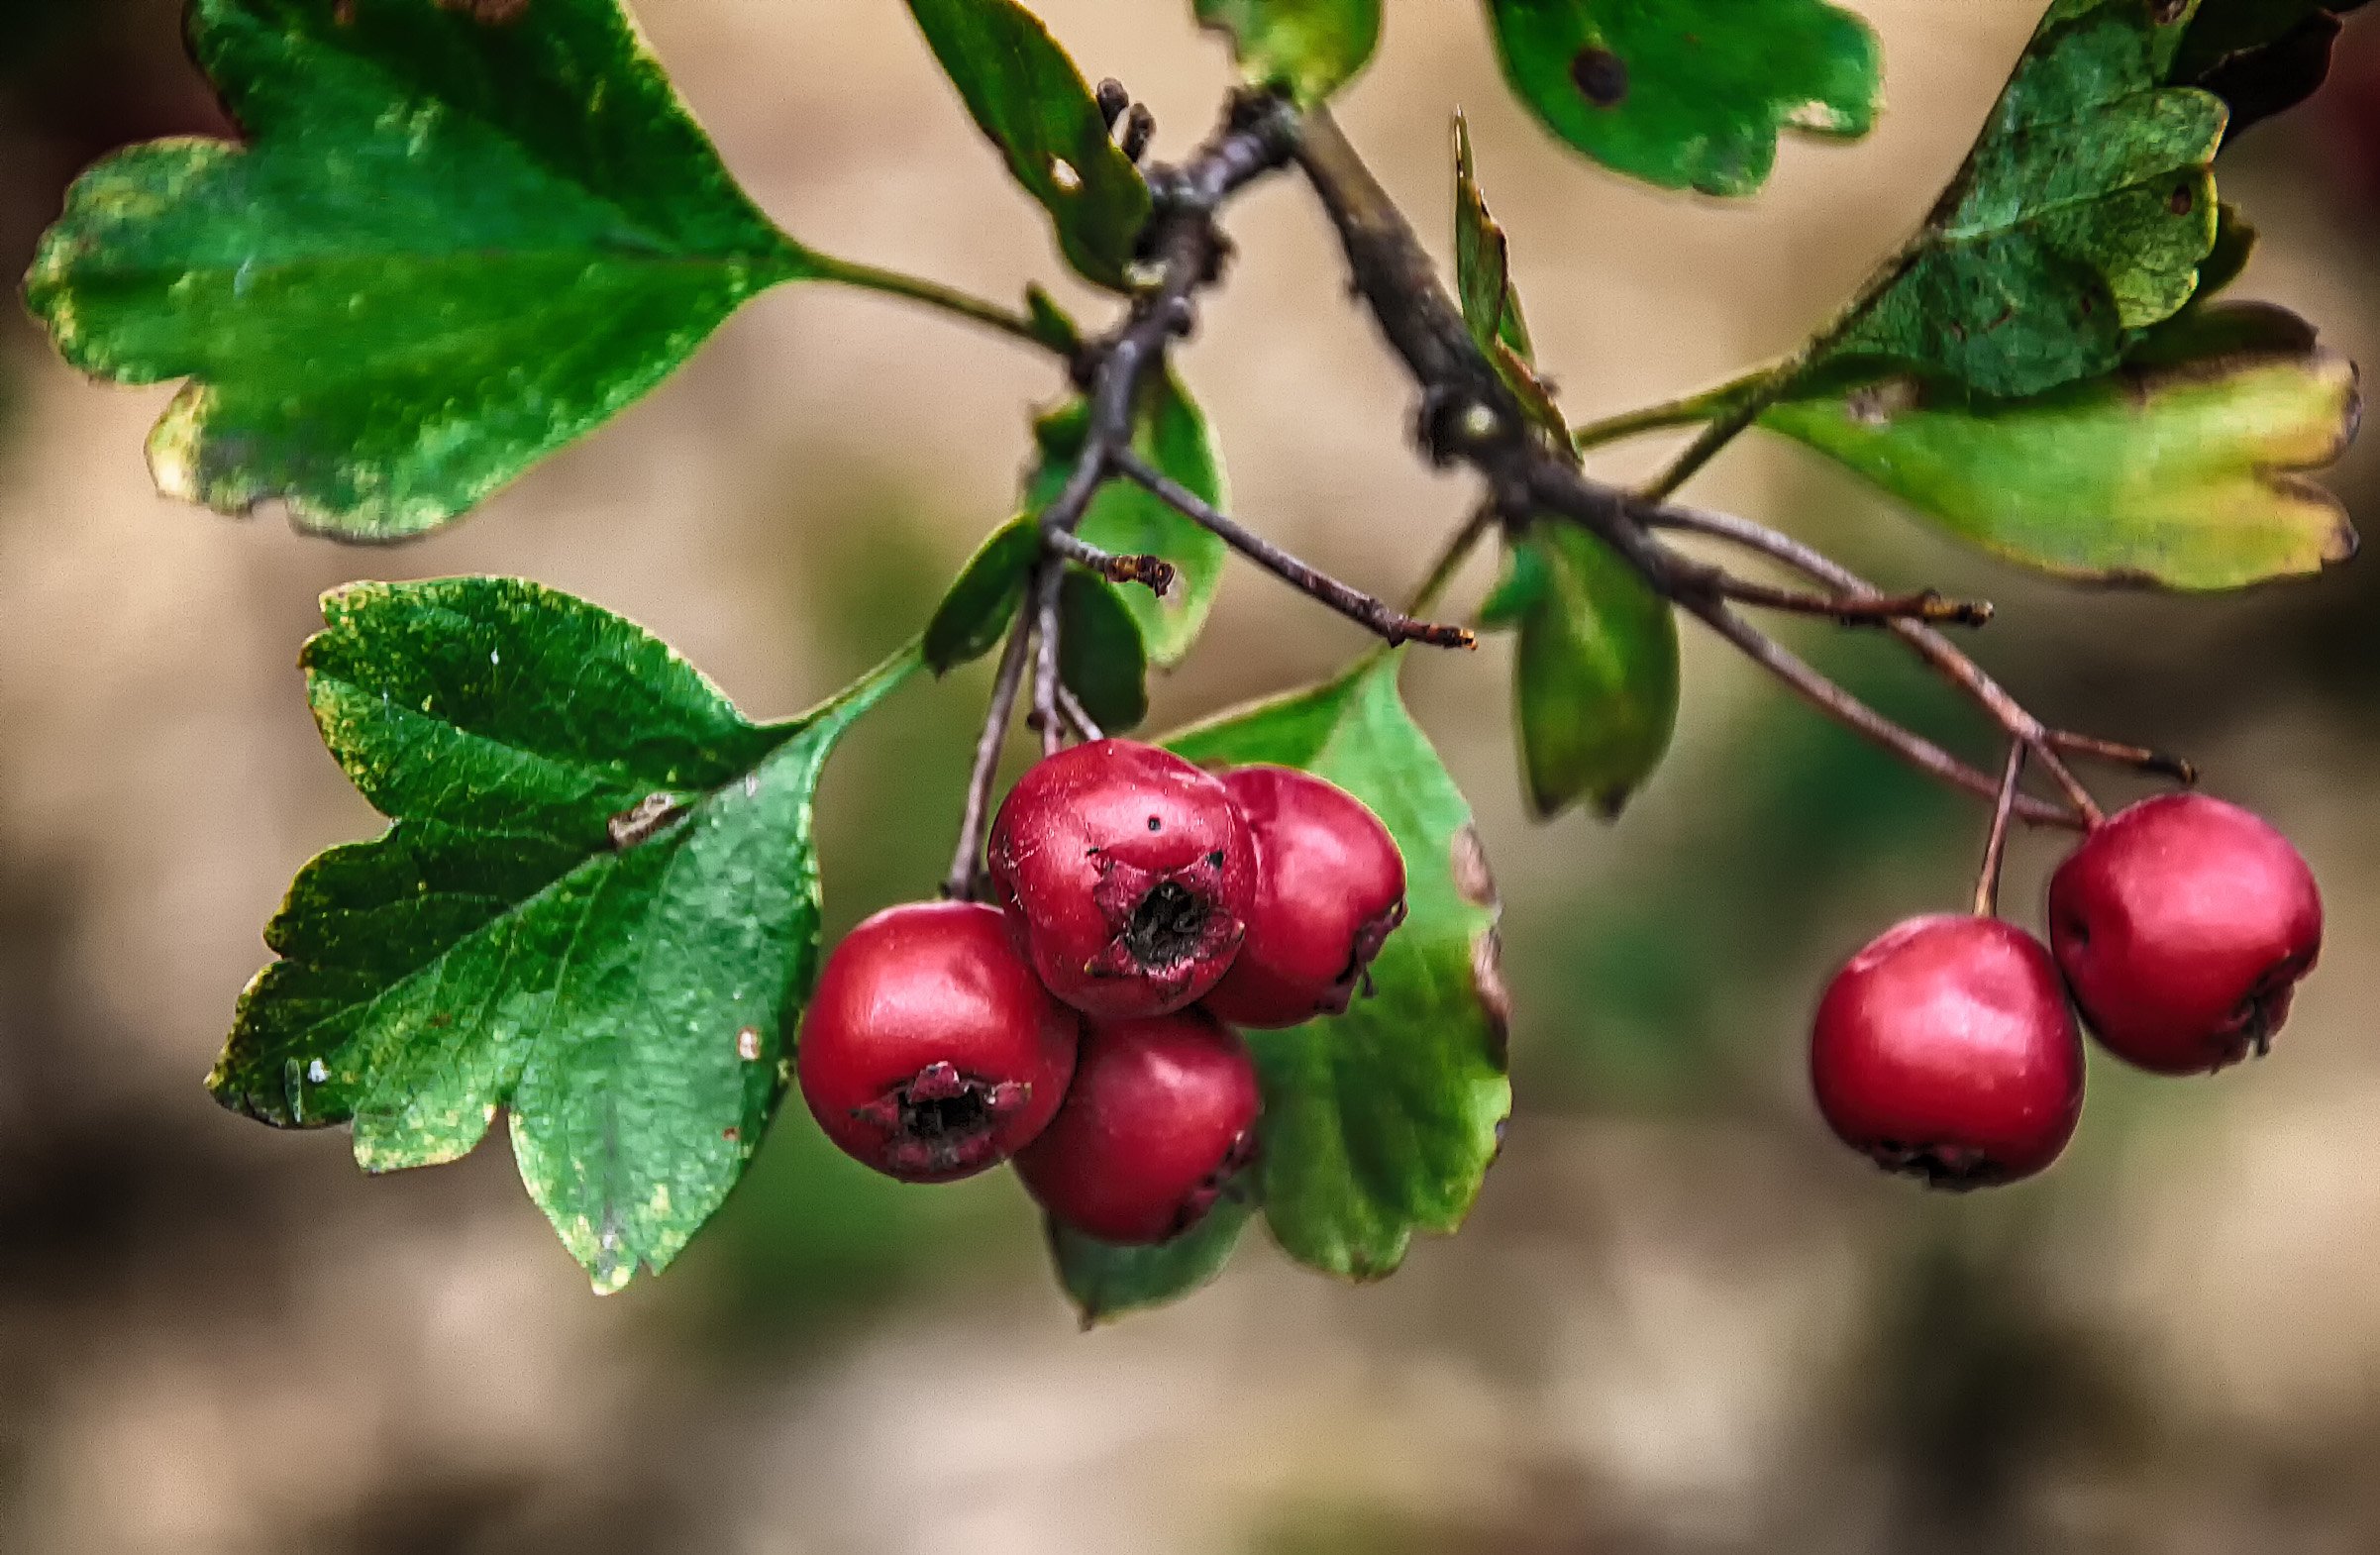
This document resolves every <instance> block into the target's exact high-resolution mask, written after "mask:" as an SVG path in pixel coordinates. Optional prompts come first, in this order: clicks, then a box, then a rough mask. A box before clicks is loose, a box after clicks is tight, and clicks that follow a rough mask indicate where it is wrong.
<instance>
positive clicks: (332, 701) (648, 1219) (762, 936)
mask: <svg viewBox="0 0 2380 1555" xmlns="http://www.w3.org/2000/svg"><path fill="white" fill-rule="evenodd" d="M324 618H325V620H326V621H327V623H328V627H327V630H325V631H324V632H323V633H321V634H320V635H319V636H317V637H315V638H314V639H313V640H312V641H311V642H309V643H308V644H307V647H306V650H305V654H304V656H303V661H302V663H303V665H304V668H305V671H306V677H307V691H308V696H309V699H310V700H311V702H312V704H313V707H314V713H315V718H316V721H317V722H318V723H319V724H320V726H321V728H322V733H323V739H324V742H325V743H326V744H327V745H328V746H329V747H330V750H331V752H332V754H333V755H334V756H335V757H337V758H338V760H339V763H340V765H341V767H342V768H343V769H344V770H345V771H346V772H347V774H348V777H349V778H350V779H351V780H352V781H353V782H354V783H355V784H356V786H357V788H358V789H359V791H361V792H362V794H363V796H364V797H365V798H366V799H368V800H370V801H371V803H372V805H373V807H374V808H376V809H378V810H379V811H380V812H381V813H382V814H384V815H386V816H388V817H389V818H390V819H391V821H392V822H394V824H393V825H392V826H391V827H390V828H389V829H388V831H387V832H386V833H384V834H383V835H382V836H380V837H379V838H377V839H375V840H373V841H371V842H365V843H356V844H350V845H347V846H344V847H339V848H334V849H332V850H331V851H330V852H328V853H326V854H324V855H323V856H322V857H320V858H318V859H316V860H315V861H314V862H313V863H311V864H309V865H308V866H307V867H306V868H305V870H304V871H303V872H302V873H300V875H299V876H298V878H297V881H296V882H295V883H294V884H293V885H292V886H291V887H290V891H289V897H288V900H287V901H286V902H285V903H284V904H283V906H282V909H281V911H280V913H279V914H278V915H276V916H275V918H274V919H273V921H272V924H271V925H270V926H269V927H268V928H267V929H266V931H265V941H266V943H267V944H268V945H269V946H270V947H271V949H272V950H273V951H274V952H275V954H276V955H278V956H279V957H280V958H281V959H280V960H278V961H276V962H274V963H273V964H272V965H270V966H268V967H266V968H265V969H264V970H263V971H262V972H261V973H259V975H258V976H257V979H256V981H255V982H254V983H252V984H251V985H250V986H249V989H248V991H247V992H246V993H245V994H244V995H243V996H242V998H241V1001H240V1010H239V1015H238V1018H237V1021H236V1023H235V1025H234V1028H233V1031H232V1036H231V1040H230V1042H229V1043H228V1044H227V1045H226V1047H225V1049H224V1052H223V1056H222V1058H221V1059H220V1060H219V1061H218V1062H217V1064H216V1068H215V1072H214V1074H213V1075H212V1076H211V1077H210V1079H209V1082H208V1084H209V1088H210V1089H212V1090H213V1091H214V1092H215V1094H216V1096H217V1098H218V1099H220V1100H221V1101H222V1102H223V1103H224V1104H225V1105H226V1106H229V1107H232V1108H233V1109H235V1110H237V1111H240V1112H244V1113H246V1114H248V1115H249V1116H252V1117H256V1118H259V1119H261V1120H262V1121H265V1122H268V1123H272V1124H276V1125H278V1126H281V1127H289V1128H314V1127H322V1126H325V1125H329V1124H335V1123H352V1124H353V1125H354V1134H355V1152H356V1159H357V1161H358V1162H359V1163H360V1164H362V1166H363V1167H364V1168H365V1169H367V1170H370V1171H388V1170H393V1169H396V1168H401V1167H414V1166H429V1165H434V1164H437V1163H440V1162H446V1161H452V1160H456V1159H458V1158H459V1157H461V1156H463V1155H465V1154H466V1153H467V1152H468V1151H469V1150H470V1149H471V1148H472V1147H473V1146H474V1145H476V1144H477V1143H478V1141H479V1139H480V1137H481V1136H482V1135H483V1134H484V1133H485V1131H486V1129H487V1126H488V1124H489V1123H490V1122H491V1121H492V1120H493V1118H494V1116H495V1111H496V1108H497V1107H499V1106H502V1107H506V1108H508V1109H509V1112H510V1116H511V1127H512V1140H513V1151H514V1155H515V1157H516V1158H517V1160H518V1162H519V1164H520V1169H521V1177H522V1180H523V1182H524V1183H526V1184H527V1186H528V1188H529V1192H530V1193H531V1195H532V1196H533V1197H535V1198H536V1200H537V1202H538V1205H539V1207H540V1208H542V1209H544V1210H545V1212H546V1215H547V1217H548V1218H549V1219H551V1220H552V1221H553V1222H554V1226H555V1229H556V1230H557V1231H558V1232H559V1233H560V1234H561V1236H562V1239H563V1242H564V1245H565V1246H567V1247H568V1248H569V1250H570V1253H571V1254H572V1256H574V1257H575V1258H577V1259H578V1261H579V1262H580V1263H581V1264H583V1265H584V1266H585V1267H586V1269H587V1271H588V1273H589V1274H590V1276H591V1277H592V1278H593V1280H594V1283H595V1286H596V1288H597V1289H598V1290H606V1291H608V1290H616V1289H618V1288H619V1287H621V1286H623V1285H625V1284H626V1283H627V1282H628V1280H629V1279H630V1278H631V1277H632V1276H633V1275H634V1273H635V1272H636V1270H637V1268H638V1266H639V1265H640V1264H642V1265H644V1266H645V1267H648V1268H651V1269H655V1270H659V1269H661V1268H663V1267H664V1266H666V1265H667V1264H668V1263H669V1262H670V1260H671V1259H672V1258H673V1257H674V1256H675V1255H676V1254H677V1252H678V1250H679V1249H680V1248H682V1247H683V1246H684V1245H685V1242H686V1240H687V1238H688V1237H690V1236H691V1235H692V1234H693V1233H694V1231H695V1230H696V1229H697V1228H698V1227H699V1226H700V1225H701V1224H702V1223H703V1221H704V1220H705V1219H707V1218H708V1217H709V1215H710V1214H711V1212H712V1211H713V1210H715V1209H716V1208H717V1207H718V1206H719V1203H720V1201H721V1200H722V1199H723V1198H724V1197H725V1196H726V1194H727V1192H728V1190H729V1189H730V1188H732V1187H733V1186H734V1184H735V1181H736V1179H737V1178H738V1177H739V1176H740V1175H741V1174H742V1172H743V1169H744V1166H745V1163H746V1162H747V1161H748V1160H749V1159H750V1158H751V1155H752V1152H753V1151H754V1149H755V1148H756V1147H757V1146H758V1144H759V1142H760V1138H761V1133H762V1130H763V1129H764V1128H765V1127H766V1125H767V1123H768V1120H769V1118H770V1116H771V1114H772V1113H773V1112H774V1110H775V1108H776V1102H777V1099H778V1097H779V1096H780V1095H781V1093H782V1091H783V1089H784V1085H785V1080H786V1075H787V1069H788V1064H787V1060H786V1059H785V1056H784V1055H785V1048H786V1041H785V1038H786V1035H787V1033H789V1032H790V1031H791V1030H792V1028H793V1026H794V1023H795V1021H796V1019H797V1018H798V1016H799V1013H800V1008H801V1003H802V1001H803V999H804V998H806V997H807V994H808V990H809V985H810V979H811V976H812V973H813V971H814V969H815V963H816V960H817V929H818V913H819V883H818V875H817V870H816V866H815V862H814V860H813V858H812V855H811V845H810V803H811V795H812V792H813V790H814V789H815V787H816V784H817V780H818V774H819V770H820V768H821V767H822V765H823V764H824V762H825V760H826V757H827V754H828V752H829V750H830V749H831V748H832V747H833V745H834V742H835V740H836V739H837V738H838V737H839V736H840V735H841V734H842V733H843V731H844V730H845V729H846V728H847V727H848V726H849V725H850V723H851V722H852V720H853V719H855V718H857V717H858V716H859V715H860V714H861V713H863V712H865V711H866V710H867V709H868V708H869V707H871V706H872V705H874V704H875V702H876V701H877V700H878V699H879V698H880V697H881V696H882V695H883V694H884V693H885V692H886V691H888V690H889V689H891V688H892V687H893V686H894V685H896V684H898V683H899V681H900V680H901V679H902V678H903V677H904V676H905V675H906V674H908V672H909V671H910V670H911V669H913V668H914V667H915V665H916V662H917V661H916V655H915V653H914V652H913V651H904V652H903V653H902V654H900V655H898V656H896V657H895V658H894V659H892V660H891V661H889V662H888V663H887V664H885V665H884V666H882V667H880V669H878V670H877V671H875V672H872V673H871V674H868V675H867V676H865V677H863V678H862V679H861V680H860V681H859V682H857V683H856V684H855V685H853V686H852V687H851V688H850V689H848V690H846V691H845V692H843V693H842V694H841V695H840V696H838V697H837V698H835V699H834V700H832V701H830V702H828V703H826V704H825V705H824V706H822V707H820V708H818V709H816V710H814V711H812V712H810V713H808V714H805V715H803V716H802V717H799V718H796V719H792V720H789V721H786V722H782V723H775V724H754V723H751V722H748V721H747V720H746V719H745V718H744V717H743V716H742V715H741V714H739V713H738V712H737V711H736V710H735V708H734V707H733V706H732V705H730V704H729V703H728V701H727V700H726V698H725V697H723V696H721V695H720V694H719V692H718V691H717V690H716V689H715V688H714V687H713V686H712V685H711V684H710V683H709V682H708V681H707V680H705V679H703V678H702V676H701V675H700V674H698V673H696V672H695V671H694V670H693V669H692V667H690V666H688V665H687V664H686V663H685V662H684V661H683V660H681V659H679V658H678V657H677V656H676V655H674V654H673V653H672V652H671V651H670V649H669V648H668V647H667V646H665V645H664V644H662V643H661V642H659V641H658V640H656V639H655V638H653V637H651V636H649V635H647V634H646V633H645V632H643V631H642V630H640V629H639V628H637V627H636V626H635V625H633V624H632V623H630V622H627V621H624V620H622V619H621V618H619V617H618V616H614V615H611V614H609V613H608V612H606V611H603V610H600V609H597V608H596V607H594V606H593V605H590V604H587V603H585V602H584V601H581V600H577V599H573V598H570V597H569V596H568V595H565V594H559V593H556V592H554V591H552V590H550V589H546V588H543V587H540V586H539V585H537V584H534V583H529V582H523V581H519V580H514V579H508V578H449V579H441V580H437V581H431V582H423V583H400V584H379V583H363V584H357V585H355V586H353V587H351V588H347V589H343V590H340V591H338V592H336V593H333V594H331V595H329V596H328V597H327V598H326V599H325V601H324Z"/></svg>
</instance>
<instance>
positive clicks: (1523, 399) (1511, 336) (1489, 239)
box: [1454, 113, 1572, 455]
mask: <svg viewBox="0 0 2380 1555" xmlns="http://www.w3.org/2000/svg"><path fill="white" fill-rule="evenodd" d="M1454 158H1455V291H1456V294H1457V295H1458V296H1459V297H1461V299H1462V303H1463V323H1464V325H1465V326H1466V327H1467V328H1469V330H1470V331H1471V341H1472V344H1473V345H1475V346H1477V347H1479V349H1480V354H1481V355H1482V356H1484V357H1486V358H1487V359H1488V361H1489V362H1490V363H1492V364H1493V365H1494V366H1495V368H1496V373H1497V376H1499V377H1500V378H1502V379H1503V381H1504V386H1505V387H1506V388H1509V389H1510V390H1511V391H1512V393H1513V396H1514V397H1515V398H1517V399H1518V400H1519V401H1520V404H1521V408H1522V409H1523V410H1525V411H1527V412H1528V414H1529V418H1530V419H1531V420H1532V421H1534V422H1536V423H1537V426H1538V428H1539V429H1540V430H1541V431H1543V432H1545V433H1546V434H1547V435H1548V436H1549V437H1550V438H1551V440H1552V441H1553V443H1554V445H1555V447H1556V448H1558V449H1559V450H1560V451H1561V452H1562V453H1563V454H1565V455H1568V454H1570V453H1571V452H1572V449H1571V442H1570V427H1569V424H1568V423H1567V422H1566V421H1564V420H1563V418H1562V408H1561V407H1560V406H1559V405H1557V404H1555V403H1554V395H1553V390H1552V388H1551V387H1550V386H1548V385H1547V383H1546V382H1545V380H1544V379H1543V378H1540V377H1539V376H1537V368H1536V354H1535V352H1534V350H1533V349H1532V348H1531V347H1530V345H1529V326H1528V321H1527V320H1526V319H1524V318H1523V317H1522V316H1521V310H1520V293H1519V292H1518V291H1516V290H1514V289H1513V286H1512V270H1511V258H1510V250H1509V248H1508V246H1507V245H1506V243H1505V241H1504V230H1503V229H1502V228H1501V227H1500V226H1498V225H1497V224H1496V218H1495V217H1494V216H1491V215H1489V214H1488V202H1487V200H1486V199H1485V198H1484V197H1483V196H1482V195H1481V194H1480V186H1479V178H1478V175H1477V172H1476V169H1475V168H1474V167H1473V164H1472V157H1471V126H1470V124H1469V123H1468V122H1467V121H1465V119H1464V117H1463V116H1462V115H1461V114H1459V113H1458V114H1456V115H1455V119H1454Z"/></svg>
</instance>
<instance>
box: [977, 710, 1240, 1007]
mask: <svg viewBox="0 0 2380 1555" xmlns="http://www.w3.org/2000/svg"><path fill="white" fill-rule="evenodd" d="M987 862H988V863H989V865H990V870H991V881H992V884H993V885H994V887H995V888H997V890H998V891H999V894H1000V899H1001V901H1002V902H1003V903H1004V904H1005V905H1006V907H1007V909H1008V920H1009V923H1010V925H1011V927H1012V928H1013V929H1014V930H1015V932H1016V934H1017V937H1018V940H1019V942H1020V943H1021V944H1022V945H1023V946H1024V949H1025V956H1026V959H1027V960H1029V961H1031V962H1032V964H1033V970H1034V971H1036V972H1038V973H1039V974H1040V975H1041V981H1042V982H1043V983H1044V984H1046V985H1048V986H1049V989H1050V991H1051V992H1053V993H1055V994H1057V995H1058V996H1059V997H1060V998H1062V999H1065V1000H1066V1001H1067V1002H1068V1003H1070V1004H1073V1005H1074V1006H1076V1007H1077V1008H1078V1009H1083V1010H1087V1011H1088V1012H1089V1013H1091V1014H1093V1015H1097V1016H1100V1017H1102V1018H1104V1019H1110V1020H1127V1019H1134V1018H1138V1017H1141V1016H1147V1015H1162V1014H1166V1013H1168V1012H1170V1011H1172V1010H1177V1009H1180V1008H1182V1007H1183V1006H1184V1005H1186V1004H1188V1003H1190V1001H1192V1000H1193V999H1195V998H1197V997H1198V996H1199V995H1200V994H1202V993H1204V992H1205V991H1206V990H1207V989H1208V988H1211V987H1213V986H1214V985H1215V983H1216V981H1217V980H1219V979H1220V978H1221V977H1222V976H1223V973H1224V971H1225V969H1227V968H1228V967H1229V966H1230V965H1231V958H1232V957H1233V956H1234V955H1235V954H1237V952H1238V951H1239V948H1240V942H1241V939H1242V937H1243V935H1244V933H1245V931H1246V916H1247V908H1248V899H1249V897H1250V896H1251V895H1253V894H1254V892H1255V885H1256V858H1255V852H1254V850H1253V849H1252V848H1251V847H1250V845H1249V840H1248V829H1247V827H1246V826H1244V825H1243V824H1242V823H1241V821H1240V817H1239V810H1238V808H1237V806H1235V805H1234V804H1233V803H1232V802H1231V795H1230V793H1229V792H1228V791H1226V790H1225V788H1224V787H1223V784H1222V783H1221V782H1219V781H1217V780H1216V779H1215V778H1213V777H1212V776H1211V775H1209V774H1207V773H1203V772H1201V771H1199V770H1198V769H1197V768H1195V767H1192V766H1191V765H1190V763H1188V762H1186V761H1184V760H1182V758H1180V757H1178V756H1175V755H1173V754H1172V753H1171V752H1167V751H1161V750H1159V749H1158V748H1157V747H1155V746H1153V745H1142V744H1140V743H1139V742H1138V741H1135V740H1094V741H1092V742H1090V743H1089V744H1087V745H1078V746H1076V747H1074V748H1073V749H1071V750H1066V751H1061V752H1059V753H1058V754H1057V755H1055V756H1052V757H1049V758H1048V759H1047V760H1045V761H1043V762H1041V763H1040V764H1039V765H1038V766H1036V767H1034V768H1033V769H1032V770H1031V771H1029V772H1027V773H1026V774H1025V775H1024V777H1023V778H1019V779H1018V780H1017V784H1016V786H1015V787H1014V788H1012V789H1010V790H1009V792H1008V797H1007V798H1006V799H1005V800H1004V801H1002V803H1001V805H1000V810H999V814H998V815H997V816H996V817H994V819H993V820H992V823H991V843H990V847H989V849H988V852H987Z"/></svg>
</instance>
